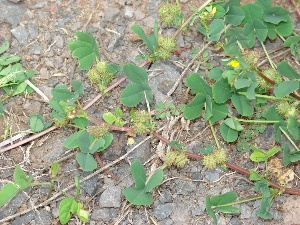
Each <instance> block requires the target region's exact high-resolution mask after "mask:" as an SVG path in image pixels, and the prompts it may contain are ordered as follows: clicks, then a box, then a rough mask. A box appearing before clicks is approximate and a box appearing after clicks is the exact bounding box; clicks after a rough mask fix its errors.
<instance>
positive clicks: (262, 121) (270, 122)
mask: <svg viewBox="0 0 300 225" xmlns="http://www.w3.org/2000/svg"><path fill="white" fill-rule="evenodd" d="M231 118H234V119H236V120H237V121H239V122H244V123H260V124H272V123H279V122H280V121H279V120H245V119H239V118H236V117H234V116H231Z"/></svg>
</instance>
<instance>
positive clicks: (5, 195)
mask: <svg viewBox="0 0 300 225" xmlns="http://www.w3.org/2000/svg"><path fill="white" fill-rule="evenodd" d="M19 191H20V190H19V188H18V187H17V185H16V184H14V183H7V184H5V185H3V186H2V188H1V190H0V207H2V206H4V205H5V204H6V203H7V202H9V201H10V200H11V199H12V198H13V197H15V196H16V195H17V194H18V192H19Z"/></svg>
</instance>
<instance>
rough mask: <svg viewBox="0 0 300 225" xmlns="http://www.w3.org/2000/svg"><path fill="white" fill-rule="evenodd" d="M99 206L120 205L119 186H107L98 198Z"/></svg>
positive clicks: (117, 206)
mask: <svg viewBox="0 0 300 225" xmlns="http://www.w3.org/2000/svg"><path fill="white" fill-rule="evenodd" d="M99 205H100V208H113V207H116V208H119V207H121V188H120V187H117V186H111V187H108V188H107V189H106V190H105V191H104V192H103V193H102V194H101V196H100V198H99Z"/></svg>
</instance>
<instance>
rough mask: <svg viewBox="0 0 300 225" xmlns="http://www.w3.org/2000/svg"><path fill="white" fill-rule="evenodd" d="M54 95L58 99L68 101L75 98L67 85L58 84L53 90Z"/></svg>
mask: <svg viewBox="0 0 300 225" xmlns="http://www.w3.org/2000/svg"><path fill="white" fill-rule="evenodd" d="M51 94H52V96H53V97H54V98H55V99H56V100H62V101H67V100H69V99H71V98H73V97H74V96H75V95H74V93H73V92H71V91H70V90H69V89H68V87H67V86H66V85H58V86H56V87H55V88H53V89H52V90H51Z"/></svg>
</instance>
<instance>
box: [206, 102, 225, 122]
mask: <svg viewBox="0 0 300 225" xmlns="http://www.w3.org/2000/svg"><path fill="white" fill-rule="evenodd" d="M227 114H228V107H227V105H226V104H225V103H223V104H218V103H215V102H212V116H211V118H210V122H211V123H213V124H214V123H216V122H219V121H220V120H222V119H224V118H225V117H226V116H227Z"/></svg>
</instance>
